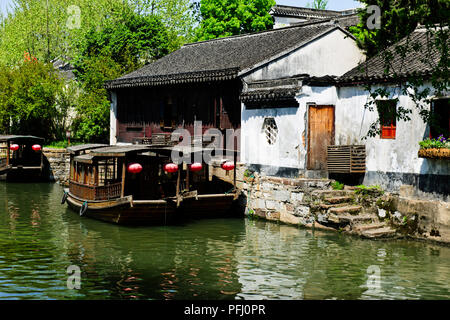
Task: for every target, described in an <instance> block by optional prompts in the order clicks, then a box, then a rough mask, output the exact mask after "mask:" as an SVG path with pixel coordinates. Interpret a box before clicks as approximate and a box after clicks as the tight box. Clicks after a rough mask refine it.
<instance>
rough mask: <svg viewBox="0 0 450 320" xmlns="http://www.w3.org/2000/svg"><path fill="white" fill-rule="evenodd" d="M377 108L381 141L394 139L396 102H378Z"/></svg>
mask: <svg viewBox="0 0 450 320" xmlns="http://www.w3.org/2000/svg"><path fill="white" fill-rule="evenodd" d="M377 108H378V113H379V116H380V124H381V139H395V135H396V131H397V119H396V113H397V102H396V101H395V100H378V101H377Z"/></svg>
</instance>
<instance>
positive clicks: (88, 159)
mask: <svg viewBox="0 0 450 320" xmlns="http://www.w3.org/2000/svg"><path fill="white" fill-rule="evenodd" d="M74 160H75V161H76V162H83V163H88V164H91V163H92V162H93V160H94V156H93V155H91V154H83V155H81V156H76V157H75V158H74Z"/></svg>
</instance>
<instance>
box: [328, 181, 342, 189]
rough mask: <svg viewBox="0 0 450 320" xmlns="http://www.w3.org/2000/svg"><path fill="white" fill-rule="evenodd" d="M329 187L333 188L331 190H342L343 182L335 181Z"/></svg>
mask: <svg viewBox="0 0 450 320" xmlns="http://www.w3.org/2000/svg"><path fill="white" fill-rule="evenodd" d="M331 187H332V188H333V190H343V189H344V184H343V183H340V182H339V181H335V182H333V183H332V184H331Z"/></svg>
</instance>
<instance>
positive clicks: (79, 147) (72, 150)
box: [67, 143, 108, 154]
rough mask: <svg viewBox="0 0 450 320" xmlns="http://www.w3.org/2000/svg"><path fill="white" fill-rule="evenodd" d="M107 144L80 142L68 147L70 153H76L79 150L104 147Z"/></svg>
mask: <svg viewBox="0 0 450 320" xmlns="http://www.w3.org/2000/svg"><path fill="white" fill-rule="evenodd" d="M107 146H108V145H107V144H100V143H90V144H80V145H77V146H73V147H68V148H67V152H69V153H70V154H76V153H78V152H82V151H87V150H91V149H97V148H103V147H107Z"/></svg>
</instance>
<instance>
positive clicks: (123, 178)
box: [105, 159, 127, 198]
mask: <svg viewBox="0 0 450 320" xmlns="http://www.w3.org/2000/svg"><path fill="white" fill-rule="evenodd" d="M122 161H123V163H122V192H121V194H120V197H121V198H123V197H124V196H125V173H126V171H127V168H126V160H125V159H123V160H122ZM105 176H106V172H105Z"/></svg>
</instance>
